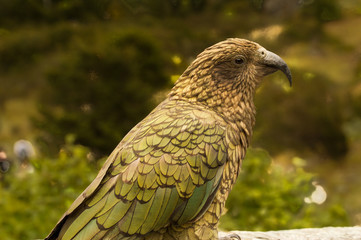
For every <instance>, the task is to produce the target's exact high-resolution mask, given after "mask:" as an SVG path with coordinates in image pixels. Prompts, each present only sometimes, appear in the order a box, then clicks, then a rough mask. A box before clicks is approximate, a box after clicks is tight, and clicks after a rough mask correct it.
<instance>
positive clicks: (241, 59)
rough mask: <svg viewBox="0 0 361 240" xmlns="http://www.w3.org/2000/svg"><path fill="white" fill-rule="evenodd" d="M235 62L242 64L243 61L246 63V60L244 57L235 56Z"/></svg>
mask: <svg viewBox="0 0 361 240" xmlns="http://www.w3.org/2000/svg"><path fill="white" fill-rule="evenodd" d="M234 62H235V63H236V64H242V63H244V60H243V58H242V57H235V59H234Z"/></svg>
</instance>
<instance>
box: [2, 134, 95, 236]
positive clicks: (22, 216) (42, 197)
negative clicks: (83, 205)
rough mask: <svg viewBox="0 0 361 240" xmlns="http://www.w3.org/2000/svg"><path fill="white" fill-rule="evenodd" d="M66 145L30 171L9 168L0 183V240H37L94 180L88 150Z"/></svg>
mask: <svg viewBox="0 0 361 240" xmlns="http://www.w3.org/2000/svg"><path fill="white" fill-rule="evenodd" d="M67 138H68V141H67V142H68V143H67V144H66V145H65V146H64V147H63V148H62V149H61V150H60V152H59V155H58V156H57V157H56V158H48V157H39V158H37V159H33V160H32V161H31V165H32V166H33V168H31V167H28V168H24V167H21V166H12V171H11V172H9V173H7V174H6V175H5V176H4V179H3V180H2V181H0V196H1V197H0V206H1V207H0V216H1V217H0V225H1V231H0V232H1V239H4V240H5V239H6V240H7V239H9V240H10V239H19V240H21V239H24V240H25V239H38V238H41V237H45V235H46V234H47V233H48V232H49V230H50V229H51V227H52V226H53V225H55V223H56V222H57V221H58V220H59V219H60V217H61V216H62V214H63V213H64V212H65V211H66V209H67V208H69V207H70V205H71V203H72V202H73V201H74V200H75V198H76V197H77V196H78V195H79V194H80V193H81V192H82V191H83V190H84V189H85V188H86V187H87V185H89V183H90V182H91V181H92V180H93V179H94V178H95V177H96V173H97V171H98V169H99V168H100V165H99V162H101V161H99V162H96V161H94V159H92V158H91V155H90V152H89V149H88V148H86V147H83V146H81V145H74V144H73V143H72V141H73V139H74V137H73V136H71V135H69V136H68V137H67Z"/></svg>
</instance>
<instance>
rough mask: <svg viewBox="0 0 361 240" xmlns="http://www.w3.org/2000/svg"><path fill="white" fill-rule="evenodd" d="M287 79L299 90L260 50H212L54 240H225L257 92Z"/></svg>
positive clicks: (133, 135)
mask: <svg viewBox="0 0 361 240" xmlns="http://www.w3.org/2000/svg"><path fill="white" fill-rule="evenodd" d="M278 70H280V71H281V72H283V73H284V74H285V76H286V77H287V79H288V81H289V83H290V85H292V75H291V72H290V69H289V67H288V66H287V64H286V63H285V61H284V60H283V59H282V58H281V57H279V56H278V55H276V54H275V53H273V52H271V51H268V50H266V49H265V48H264V47H262V46H261V45H259V44H258V43H256V42H253V41H250V40H246V39H241V38H229V39H226V40H223V41H221V42H218V43H216V44H214V45H212V46H210V47H208V48H206V49H205V50H204V51H203V52H201V53H200V54H199V55H198V56H197V57H196V58H195V60H194V61H193V62H192V63H191V64H190V65H189V66H188V68H187V69H186V70H185V71H184V72H183V74H182V75H181V76H180V77H179V78H178V80H177V81H176V82H175V84H174V86H173V88H172V89H171V90H170V92H169V94H168V95H167V97H166V99H165V100H164V101H163V102H161V103H160V104H159V105H158V106H157V107H156V108H155V109H154V110H153V111H152V112H150V113H149V115H148V116H146V117H145V118H144V119H143V120H142V121H140V122H139V123H138V124H137V125H136V126H135V127H134V128H133V129H131V130H130V132H129V133H128V134H127V135H126V136H125V137H124V138H123V139H122V140H121V141H120V143H119V144H118V145H117V147H116V148H115V149H114V151H113V152H112V153H111V154H110V156H109V157H108V159H107V160H106V161H105V163H104V165H103V167H102V168H101V170H100V171H99V173H98V175H97V177H96V178H95V179H94V181H93V182H92V183H91V184H90V185H89V186H88V187H87V188H86V189H85V190H84V192H83V193H81V194H80V196H79V197H78V198H77V199H76V200H75V201H74V202H73V204H72V205H71V206H70V208H69V209H68V210H67V211H66V212H65V214H64V215H63V217H62V218H61V219H60V220H59V222H58V223H57V225H56V226H55V227H54V228H53V230H52V231H51V232H50V234H49V235H48V236H47V237H46V238H45V239H46V240H53V239H62V240H67V239H93V240H95V239H127V240H133V239H142V240H152V239H157V240H158V239H160V240H162V239H163V240H166V239H182V240H183V239H184V240H186V239H189V240H193V239H196V240H197V239H198V240H203V239H207V240H209V239H218V229H217V226H218V222H219V219H220V217H221V215H222V213H223V212H224V210H225V202H226V199H227V197H228V194H229V193H230V191H231V189H232V186H233V184H234V183H235V181H236V179H237V176H238V175H239V173H240V169H241V164H242V160H243V159H244V157H245V154H246V150H247V148H248V147H249V146H250V142H251V138H252V128H253V126H254V124H255V116H256V110H255V105H254V102H253V99H254V96H255V92H256V89H257V88H258V87H259V86H260V84H261V82H262V79H263V77H264V76H266V75H269V74H271V73H274V72H276V71H278ZM244 194H246V193H244Z"/></svg>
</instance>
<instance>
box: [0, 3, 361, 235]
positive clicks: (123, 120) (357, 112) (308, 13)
mask: <svg viewBox="0 0 361 240" xmlns="http://www.w3.org/2000/svg"><path fill="white" fill-rule="evenodd" d="M229 37H240V38H247V39H250V40H253V41H256V42H258V43H260V44H261V45H263V46H264V47H266V48H268V49H269V50H271V51H273V52H275V53H277V54H278V55H280V56H281V57H282V58H283V59H284V60H285V61H286V62H287V63H288V64H289V67H290V68H291V71H292V73H293V77H294V85H293V87H292V88H290V87H289V86H288V85H287V80H286V79H285V77H284V76H283V75H282V74H281V73H276V74H273V75H272V76H270V77H267V78H266V79H265V80H264V84H263V85H262V87H261V88H260V89H259V90H258V93H257V95H256V100H255V101H256V105H257V110H258V113H257V124H256V126H255V131H254V138H253V143H252V149H250V151H249V152H248V154H247V159H246V160H245V161H244V166H243V172H242V173H241V175H240V177H239V181H238V182H237V184H236V186H235V187H234V189H233V191H232V193H231V195H230V197H229V200H228V202H227V208H228V212H227V214H226V215H225V216H224V217H223V218H222V220H221V225H220V227H221V229H223V230H232V229H238V230H277V229H288V228H299V227H322V226H347V225H357V224H361V177H360V172H361V44H360V43H361V1H360V0H242V1H236V0H169V1H161V0H104V1H100V0H87V1H85V0H84V1H82V0H25V1H24V0H12V1H8V0H0V226H1V227H0V236H1V239H34V238H41V237H45V236H46V235H47V233H48V232H49V231H50V230H51V228H52V227H53V226H54V225H55V223H56V222H57V221H58V219H59V218H60V217H61V215H62V214H63V213H64V211H65V210H66V209H67V208H68V207H69V206H70V204H71V203H72V201H73V200H74V199H75V198H76V197H77V196H78V195H79V194H80V193H81V191H82V190H83V189H84V188H85V187H86V186H87V185H88V184H89V183H90V182H91V180H92V179H93V178H94V177H95V176H96V173H97V172H98V170H99V168H100V167H101V165H102V163H103V162H104V159H105V158H106V156H107V155H109V154H110V152H111V151H112V149H113V148H114V147H115V146H116V145H117V143H118V142H119V141H120V140H121V139H122V137H123V136H124V135H125V134H126V133H127V131H129V130H130V129H131V128H132V127H133V126H134V125H135V124H136V123H137V122H138V121H140V120H141V119H142V118H143V117H144V116H146V114H147V113H148V112H149V111H151V109H152V108H153V107H154V106H156V104H157V103H159V102H160V101H161V100H162V99H164V98H165V96H166V94H167V92H168V91H169V89H170V88H171V86H172V84H173V82H174V81H175V80H176V79H177V77H178V76H179V75H180V74H181V73H182V72H183V71H184V70H185V68H186V67H187V65H188V64H189V63H190V62H191V61H192V60H193V59H194V58H195V57H196V55H197V54H198V53H200V52H201V51H202V50H203V49H204V48H206V47H208V46H210V45H212V44H214V43H216V42H218V41H221V40H224V39H226V38H229Z"/></svg>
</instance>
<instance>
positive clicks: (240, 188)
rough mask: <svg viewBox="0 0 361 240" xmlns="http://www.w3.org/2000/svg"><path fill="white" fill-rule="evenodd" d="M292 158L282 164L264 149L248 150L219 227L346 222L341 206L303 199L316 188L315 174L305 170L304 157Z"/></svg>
mask: <svg viewBox="0 0 361 240" xmlns="http://www.w3.org/2000/svg"><path fill="white" fill-rule="evenodd" d="M294 160H295V161H293V165H292V166H289V167H285V166H282V165H279V164H274V163H273V162H272V159H271V157H270V156H269V154H268V153H267V152H266V151H265V150H262V149H249V150H248V152H247V156H246V158H245V159H244V161H243V164H242V171H241V174H240V176H239V177H238V179H237V182H236V184H235V185H234V187H233V189H232V191H231V193H230V195H229V197H228V199H227V203H226V207H227V208H228V209H229V210H228V212H227V213H226V215H225V216H224V217H222V219H221V225H220V228H222V229H224V230H228V231H230V230H234V229H237V230H253V231H266V230H281V229H289V228H306V227H324V226H344V225H348V217H347V213H346V211H345V210H344V208H343V207H342V206H341V205H339V204H336V203H332V201H331V202H330V201H328V202H327V203H326V204H324V205H322V206H320V205H317V204H316V203H306V202H305V200H304V199H305V198H306V197H309V196H310V195H311V194H312V192H313V191H314V190H315V187H314V186H313V184H312V181H314V180H315V175H313V174H311V173H308V172H306V171H305V170H304V168H303V165H304V160H302V159H297V158H294Z"/></svg>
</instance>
